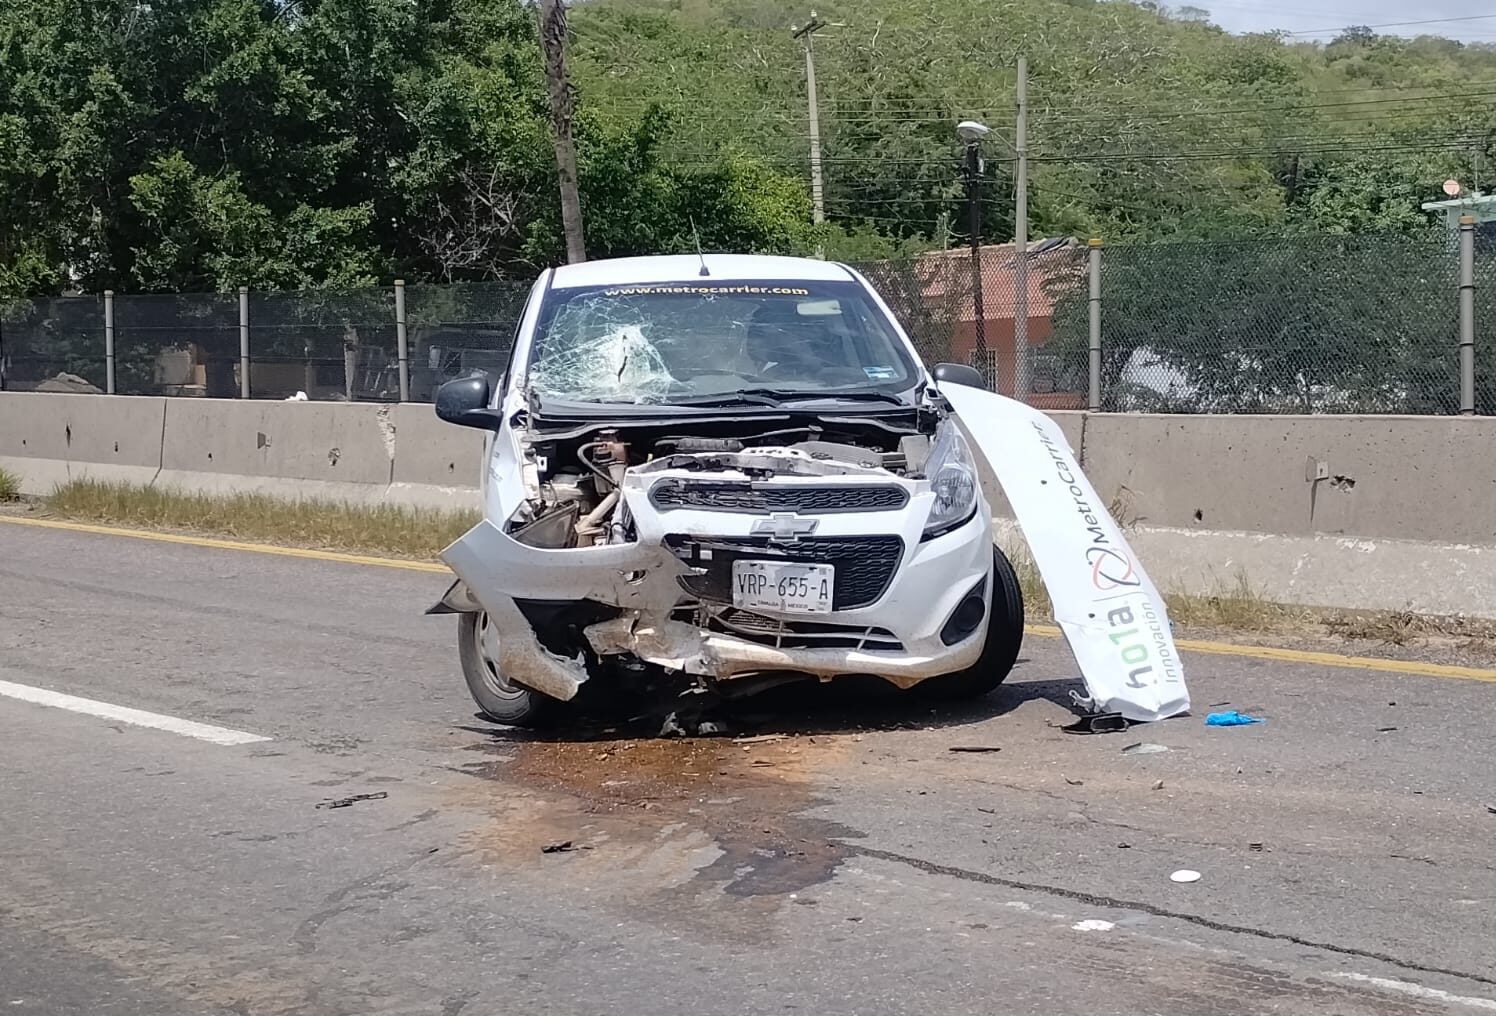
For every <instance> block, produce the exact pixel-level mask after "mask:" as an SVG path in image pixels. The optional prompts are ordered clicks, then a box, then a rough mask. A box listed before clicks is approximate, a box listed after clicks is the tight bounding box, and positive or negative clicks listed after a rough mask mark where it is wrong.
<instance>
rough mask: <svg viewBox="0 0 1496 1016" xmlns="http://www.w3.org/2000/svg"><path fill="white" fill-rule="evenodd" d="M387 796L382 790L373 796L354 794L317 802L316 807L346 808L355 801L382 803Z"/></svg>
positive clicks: (386, 792)
mask: <svg viewBox="0 0 1496 1016" xmlns="http://www.w3.org/2000/svg"><path fill="white" fill-rule="evenodd" d="M389 796H390V795H389V792H388V791H384V790H381V791H379V792H378V793H374V794H354V795H353V796H352V797H340V798H338V799H337V800H334V801H319V802H318V803H317V807H319V808H347V807H349V806H351V805H352V804H353V802H355V801H383V800H384V799H385V798H386V797H389Z"/></svg>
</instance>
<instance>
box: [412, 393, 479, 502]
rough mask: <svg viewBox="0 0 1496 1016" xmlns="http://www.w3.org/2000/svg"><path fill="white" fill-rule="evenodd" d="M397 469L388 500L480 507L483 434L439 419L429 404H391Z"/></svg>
mask: <svg viewBox="0 0 1496 1016" xmlns="http://www.w3.org/2000/svg"><path fill="white" fill-rule="evenodd" d="M390 422H391V424H392V425H393V426H394V431H395V470H394V473H393V474H392V477H391V483H390V492H389V496H390V499H391V500H393V501H399V502H401V503H404V504H418V505H428V506H431V507H439V508H476V507H478V490H477V485H478V478H479V477H480V476H482V475H483V474H482V469H483V451H484V444H485V441H484V438H485V435H484V433H483V432H482V431H477V430H472V429H470V428H468V427H454V426H452V425H451V424H450V423H443V422H442V421H441V420H438V419H437V418H436V413H435V412H433V411H432V409H431V407H430V406H427V405H420V404H416V403H407V404H405V405H400V406H395V407H393V412H392V414H391V416H390Z"/></svg>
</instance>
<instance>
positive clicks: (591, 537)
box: [442, 418, 992, 700]
mask: <svg viewBox="0 0 1496 1016" xmlns="http://www.w3.org/2000/svg"><path fill="white" fill-rule="evenodd" d="M670 429H673V430H675V431H676V433H674V434H667V435H661V434H659V433H657V432H651V431H649V430H648V429H647V428H645V429H635V430H632V431H631V430H629V429H628V428H626V427H623V426H621V425H620V426H612V427H600V428H588V429H587V430H586V432H585V433H582V434H580V435H579V436H576V437H574V438H570V439H567V438H562V439H559V440H551V439H548V438H547V437H546V436H545V435H543V434H534V433H528V432H521V433H518V434H515V435H513V436H514V439H515V443H514V447H513V453H514V455H515V458H516V459H517V460H520V461H522V462H523V463H524V465H525V468H523V469H521V470H519V471H518V475H520V476H522V477H523V486H524V489H523V491H522V495H523V496H522V498H521V499H520V501H519V503H518V505H517V506H516V507H515V508H514V509H513V510H509V507H508V505H505V504H503V502H502V500H501V499H497V498H490V502H489V503H490V511H489V513H488V517H487V518H486V519H485V520H484V521H483V522H481V523H479V524H478V525H477V526H475V527H474V528H473V529H472V530H471V531H470V532H468V533H467V534H466V535H464V536H463V537H462V538H460V539H459V540H457V541H456V542H455V543H453V544H452V545H451V546H450V547H448V548H447V550H446V551H444V552H443V554H442V559H443V560H444V561H445V562H446V563H447V564H448V565H449V566H450V567H451V568H452V570H453V571H454V572H455V573H456V574H457V576H458V578H459V583H458V585H457V586H456V587H454V590H453V591H452V592H451V593H449V598H448V602H449V603H450V604H451V606H452V609H475V608H478V607H481V608H482V609H483V610H485V611H487V612H488V614H489V616H490V618H491V619H492V620H493V622H494V623H495V625H496V626H497V627H498V629H499V631H500V633H501V635H500V639H499V659H498V663H499V666H500V667H501V669H502V670H503V672H504V674H505V675H506V677H508V678H509V679H510V680H513V681H516V682H518V683H520V684H523V685H525V686H528V687H530V688H533V689H535V690H537V691H540V692H542V693H544V694H546V695H548V696H550V697H552V698H557V699H561V700H569V699H571V698H574V697H575V696H576V694H577V693H578V690H579V689H580V687H581V685H582V684H583V683H584V682H586V681H587V680H588V679H589V678H590V677H591V676H593V675H595V674H596V673H597V672H598V671H599V670H600V669H602V668H606V667H608V666H610V665H613V666H621V667H624V668H639V667H655V668H662V669H663V670H665V671H667V672H671V673H676V674H684V675H690V676H691V677H693V678H695V679H697V680H699V681H700V682H701V683H703V684H706V685H709V686H710V685H714V684H716V683H718V682H735V681H739V680H740V679H743V678H749V677H753V676H756V675H785V674H794V675H805V676H810V677H813V678H819V679H822V680H829V679H832V678H836V677H840V676H845V675H875V676H877V677H881V678H883V679H884V680H887V681H889V682H890V683H892V684H894V685H897V686H899V687H910V686H912V685H915V684H917V683H919V682H921V681H923V680H926V679H928V678H931V677H935V676H939V675H942V674H948V673H952V672H955V671H959V670H962V669H964V668H967V667H970V666H972V665H973V664H974V663H975V662H976V661H977V659H978V658H979V656H980V654H981V651H982V643H983V637H984V635H985V630H986V618H987V613H988V611H987V609H986V605H987V603H988V602H989V599H990V592H991V591H990V588H989V583H990V582H991V570H992V543H991V517H990V514H989V509H988V507H987V505H986V504H985V502H984V501H983V499H982V497H981V496H980V493H979V490H978V485H977V482H976V474H975V469H974V467H973V465H972V461H971V457H970V454H969V450H968V449H967V448H966V445H965V441H964V439H963V437H962V436H961V433H960V431H959V430H958V428H957V427H956V425H955V421H954V420H953V419H949V418H947V419H944V420H938V421H936V420H933V419H932V420H931V421H930V422H929V425H928V426H927V427H926V428H924V429H925V430H927V431H929V433H918V432H910V431H908V430H905V431H904V432H903V433H901V434H885V433H878V432H876V431H874V432H872V433H869V434H868V435H867V437H866V440H857V441H856V443H852V442H853V440H855V439H851V438H848V437H847V436H846V434H844V433H843V434H839V435H838V440H836V441H827V440H822V439H820V437H821V434H822V430H823V428H822V427H820V426H819V425H816V424H811V425H808V426H805V425H799V426H795V427H790V428H788V429H787V430H786V431H784V432H783V434H782V435H781V436H779V437H775V436H773V435H765V434H759V435H757V436H750V435H749V434H747V433H743V434H742V436H725V437H724V436H720V435H721V434H722V433H723V428H721V427H715V428H714V427H704V428H701V429H702V430H703V431H711V432H713V433H710V434H701V435H688V436H684V437H682V436H680V434H679V431H680V430H687V429H689V428H688V427H682V426H680V425H677V426H676V427H674V428H670ZM853 429H854V431H855V428H853ZM731 430H732V428H730V427H729V428H727V432H728V433H729V434H730V433H731ZM573 433H575V432H573ZM571 461H576V462H578V463H580V468H568V467H566V466H558V465H556V464H557V463H568V462H571ZM516 493H520V492H519V491H516ZM501 505H502V507H500V506H501ZM495 509H498V510H495Z"/></svg>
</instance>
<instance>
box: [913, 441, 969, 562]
mask: <svg viewBox="0 0 1496 1016" xmlns="http://www.w3.org/2000/svg"><path fill="white" fill-rule="evenodd" d="M925 476H926V478H928V479H929V481H930V489H931V490H932V491H933V492H934V494H935V501H934V503H933V504H931V505H930V517H929V518H928V519H927V520H926V521H925V539H927V540H928V539H930V538H931V537H935V536H940V535H941V534H942V533H948V532H950V531H951V530H952V529H955V528H957V527H959V526H963V525H965V524H966V523H967V522H969V521H970V520H971V517H972V515H974V514H975V513H976V510H977V469H976V463H975V462H974V461H973V460H972V457H971V449H969V448H968V447H966V439H965V438H964V437H962V436H961V431H960V429H959V428H957V426H956V424H955V423H954V422H953V421H950V420H947V421H945V422H944V423H942V424H941V425H940V432H939V433H938V434H936V435H935V444H934V446H933V447H931V449H930V457H929V459H928V460H927V461H926V462H925Z"/></svg>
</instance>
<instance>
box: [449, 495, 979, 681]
mask: <svg viewBox="0 0 1496 1016" xmlns="http://www.w3.org/2000/svg"><path fill="white" fill-rule="evenodd" d="M625 497H627V498H628V499H629V505H630V508H631V510H633V512H634V518H635V520H636V523H637V526H638V541H637V542H633V543H622V544H613V545H608V546H603V547H578V548H572V549H565V550H548V549H541V548H536V547H531V546H528V545H525V544H521V543H518V542H517V541H515V540H513V539H511V538H510V537H509V536H507V535H506V534H505V533H504V532H502V530H501V529H500V528H499V526H498V525H496V524H494V523H493V522H492V521H489V520H485V521H483V522H480V523H479V524H478V525H477V526H475V527H474V528H473V529H472V530H471V531H469V532H468V533H467V534H466V535H464V536H463V537H461V538H460V539H458V540H457V541H456V542H454V543H453V544H452V545H451V546H449V547H448V548H447V549H446V550H445V551H443V552H442V555H441V557H442V560H443V561H445V562H446V563H447V564H448V566H450V567H451V568H452V570H453V571H454V572H455V573H456V574H457V575H458V577H459V579H460V580H461V582H462V583H463V585H464V586H465V587H466V592H465V595H464V594H458V595H457V596H456V597H455V600H456V601H457V602H459V603H463V602H467V600H469V599H470V600H472V601H476V602H477V603H479V604H481V605H482V607H483V608H484V609H485V610H487V611H488V613H489V615H490V617H491V618H492V619H493V620H494V622H495V624H496V625H498V627H499V631H500V633H501V637H500V639H499V643H500V646H499V660H498V661H497V662H498V664H499V666H500V668H501V669H502V670H503V671H504V673H505V676H506V677H508V678H509V679H511V680H514V681H518V682H519V683H521V684H525V685H527V686H529V687H532V688H535V689H536V690H538V691H541V692H543V693H545V694H547V695H550V696H552V697H554V698H559V699H563V700H564V699H570V698H572V697H574V696H575V695H576V693H577V690H578V689H579V687H580V685H581V684H582V682H584V681H585V680H586V679H587V672H586V668H585V666H584V665H583V663H582V661H580V660H576V659H566V658H563V657H559V656H557V655H556V654H554V653H551V652H549V651H548V650H547V649H546V648H545V647H544V646H542V645H541V644H540V643H539V641H538V640H537V638H536V636H535V633H534V631H533V629H532V628H531V627H530V625H529V623H528V622H527V621H526V620H525V618H524V616H523V614H522V613H521V612H520V611H519V608H518V607H517V606H516V604H515V598H525V599H538V600H568V601H582V600H590V601H592V602H595V603H601V604H605V605H609V606H614V607H617V608H619V611H620V613H619V616H618V617H616V618H613V619H611V620H608V621H604V622H601V623H599V624H595V625H592V626H591V627H589V628H587V629H586V636H587V639H588V641H589V643H590V644H591V646H592V648H593V650H594V651H595V652H597V653H598V654H600V655H610V654H624V653H628V654H632V655H634V656H636V657H638V658H639V659H641V660H643V661H645V662H647V663H652V664H656V665H658V666H661V667H665V668H667V669H671V670H675V671H679V672H684V673H687V674H694V675H699V676H702V677H706V678H711V679H715V680H731V679H734V678H738V677H743V676H747V675H750V674H755V673H761V672H764V671H792V672H797V673H805V674H810V675H814V676H816V677H820V678H822V679H830V678H833V677H837V676H841V675H854V674H855V675H868V674H871V675H876V676H878V677H882V678H884V679H885V680H887V681H889V682H891V683H893V684H895V685H898V686H900V687H909V686H912V685H914V684H917V683H919V682H920V681H923V680H925V679H927V678H930V677H935V676H938V675H941V674H947V673H952V672H954V671H958V670H961V669H964V668H966V667H969V666H971V665H972V664H974V663H975V662H976V660H977V659H978V657H979V656H980V655H981V649H982V642H983V639H984V637H985V631H986V626H985V624H983V625H981V626H980V627H979V628H978V629H977V630H976V631H975V632H973V633H971V634H970V635H969V636H967V637H966V638H965V639H964V640H962V641H960V642H958V643H956V644H955V645H950V646H947V645H946V644H945V642H944V641H943V640H942V638H941V630H942V628H944V627H945V624H946V621H947V620H948V619H949V618H950V616H951V614H952V613H953V612H954V611H955V610H956V608H957V606H958V605H959V604H960V603H961V601H962V600H963V599H965V597H966V596H967V595H968V594H969V593H970V591H971V590H972V588H973V587H974V586H975V585H976V584H977V583H979V582H981V581H983V580H984V579H985V578H986V577H987V576H988V575H989V574H990V571H991V567H992V541H991V517H990V514H989V512H988V510H987V507H986V505H985V504H982V505H980V506H979V510H978V511H977V513H976V514H975V515H974V517H973V518H972V519H971V521H970V522H968V523H967V524H966V525H964V526H962V527H960V528H959V529H957V530H955V531H953V532H950V533H947V534H945V535H943V536H940V537H938V538H936V539H932V540H927V541H922V540H921V537H922V535H923V527H924V520H925V519H926V517H927V515H928V495H925V496H923V497H920V496H916V497H915V498H913V499H911V502H910V503H909V504H908V505H907V506H906V507H905V508H904V509H902V510H901V511H888V512H881V513H879V514H878V515H877V516H876V525H877V526H878V527H879V532H880V533H888V534H890V535H893V534H896V535H898V536H900V537H901V538H902V543H903V551H902V557H901V559H900V560H899V562H898V565H897V567H896V568H895V569H894V574H893V578H892V580H891V581H890V582H889V584H888V586H887V587H886V589H885V590H884V591H883V593H882V595H881V596H879V597H878V599H877V600H876V602H873V603H871V604H869V605H867V606H862V607H859V608H857V609H853V610H838V611H834V612H832V613H830V614H819V615H815V616H814V617H798V618H793V617H785V618H782V619H781V620H785V621H790V622H794V621H813V622H816V623H818V624H821V625H828V626H844V627H845V628H846V629H847V630H848V631H853V630H858V629H862V630H878V631H882V632H886V633H888V634H889V636H890V638H891V641H893V642H894V643H896V644H897V645H898V646H899V648H897V649H893V650H887V649H869V648H819V647H817V648H789V647H784V646H781V645H774V644H766V643H765V641H761V640H757V639H754V638H749V637H740V636H739V635H735V634H732V633H724V632H720V631H715V630H707V629H704V628H701V627H698V626H697V625H696V624H694V623H691V622H689V621H685V620H682V619H680V617H678V616H676V617H672V613H673V612H675V611H676V608H677V607H678V606H680V605H681V604H682V603H689V602H691V601H692V600H693V597H692V596H691V595H690V594H689V593H687V592H686V590H685V589H684V587H683V586H682V584H681V579H682V578H685V577H687V576H689V575H691V574H692V572H691V569H690V568H689V567H688V566H687V565H686V563H685V562H683V561H682V560H680V559H679V558H678V557H677V556H676V555H675V554H674V553H672V552H671V550H670V549H669V548H668V547H667V546H666V545H665V539H666V537H667V536H671V535H676V536H683V537H687V538H700V539H707V540H710V539H711V538H714V537H732V536H747V535H748V534H749V533H750V532H751V530H752V526H753V524H754V523H755V522H756V521H759V520H760V519H761V518H762V516H759V515H751V514H742V515H739V514H735V513H730V512H692V511H680V512H671V513H668V515H666V514H664V513H659V512H656V511H654V510H653V508H652V507H651V506H650V504H649V502H648V500H647V498H646V497H645V496H644V493H643V490H642V489H626V490H625ZM869 524H870V517H869V516H868V515H865V514H847V515H843V516H823V517H821V518H820V519H819V530H818V535H823V536H831V537H836V536H848V535H854V534H855V535H866V534H867V530H868V527H869ZM989 581H990V580H989ZM989 592H990V591H989Z"/></svg>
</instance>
